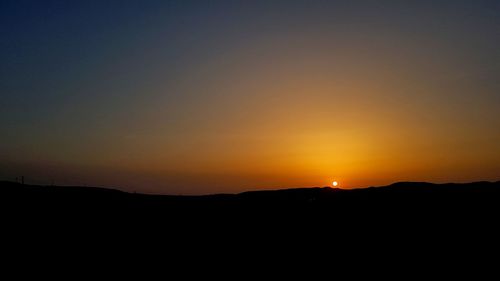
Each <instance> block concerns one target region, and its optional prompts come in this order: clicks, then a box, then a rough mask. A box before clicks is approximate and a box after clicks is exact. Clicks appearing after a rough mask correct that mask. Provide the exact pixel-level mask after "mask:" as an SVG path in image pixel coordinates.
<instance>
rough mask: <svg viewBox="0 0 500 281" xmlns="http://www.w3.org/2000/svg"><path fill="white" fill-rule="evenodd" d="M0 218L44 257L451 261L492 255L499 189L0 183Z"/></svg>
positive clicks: (486, 185)
mask: <svg viewBox="0 0 500 281" xmlns="http://www.w3.org/2000/svg"><path fill="white" fill-rule="evenodd" d="M0 208H1V210H0V211H1V214H2V227H3V229H4V234H6V235H8V236H7V237H9V238H8V239H10V240H8V239H7V240H5V241H18V243H17V244H16V245H28V246H27V247H38V246H39V245H47V246H46V247H47V249H46V250H47V251H51V250H52V246H51V245H58V246H59V247H64V246H62V245H64V244H62V243H61V241H64V240H69V241H70V242H68V243H71V245H75V244H76V245H80V244H81V243H83V244H81V245H82V246H81V247H83V248H85V247H90V248H95V247H96V245H100V246H99V247H104V248H105V247H109V244H110V243H111V244H113V245H114V247H116V248H117V249H127V250H130V249H131V247H133V246H132V245H134V247H143V246H144V245H147V247H151V248H155V247H158V245H163V247H164V248H163V249H164V251H172V249H173V248H177V249H179V250H178V251H176V253H184V252H185V251H186V249H188V248H189V249H191V250H195V251H198V252H199V251H200V249H207V248H208V249H207V250H206V251H207V253H216V252H218V251H221V249H231V252H233V251H237V252H238V249H240V250H241V249H246V251H252V250H255V249H260V250H261V251H269V250H270V249H279V250H278V252H279V253H281V255H284V253H287V252H289V251H291V252H294V251H298V250H300V249H302V250H304V249H310V248H312V249H315V250H314V251H318V252H321V249H323V248H325V247H329V248H330V251H339V249H343V252H344V253H349V252H352V251H353V249H354V248H356V249H358V250H363V249H364V250H363V251H366V249H372V250H370V251H374V253H381V252H384V251H387V249H388V247H390V248H393V249H398V248H399V247H400V245H405V247H406V250H405V251H404V252H405V253H406V254H408V253H411V252H415V251H417V252H419V251H420V252H424V253H425V251H431V250H432V251H435V250H436V249H446V251H447V252H449V253H452V252H453V251H456V249H461V250H464V249H476V248H477V247H479V246H478V245H482V246H480V248H482V249H483V248H484V249H488V248H489V247H492V245H495V243H496V242H495V241H497V240H498V239H497V237H498V235H499V232H498V230H497V222H498V214H499V213H500V182H476V183H468V184H430V183H415V182H401V183H395V184H392V185H389V186H384V187H372V188H365V189H354V190H340V189H333V188H328V187H323V188H320V187H317V188H298V189H284V190H271V191H249V192H243V193H239V194H217V195H206V196H168V195H145V194H135V193H127V192H122V191H118V190H113V189H105V188H92V187H69V186H68V187H63V186H35V185H22V184H19V183H13V182H0ZM48 241H50V243H48ZM85 245H87V246H85ZM457 245H459V248H457ZM254 247H255V248H254ZM443 247H444V248H443ZM165 253H168V252H165ZM331 253H334V252H331ZM162 254H163V253H162ZM241 254H242V252H240V255H241ZM353 255H354V253H353Z"/></svg>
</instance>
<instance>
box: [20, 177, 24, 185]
mask: <svg viewBox="0 0 500 281" xmlns="http://www.w3.org/2000/svg"><path fill="white" fill-rule="evenodd" d="M21 184H22V185H24V176H22V177H21Z"/></svg>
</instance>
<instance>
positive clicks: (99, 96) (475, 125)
mask: <svg viewBox="0 0 500 281" xmlns="http://www.w3.org/2000/svg"><path fill="white" fill-rule="evenodd" d="M499 74H500V1H497V0H495V1H482V0H469V1H460V0H453V1H422V0H420V1H355V0H350V1H333V0H332V1H311V0H307V1H292V0H290V1H272V0H271V1H269V0H266V1H257V0H255V1H208V0H207V1H185V0H184V1H166V0H165V1H147V0H136V1H130V0H128V1H123V0H121V1H106V0H99V1H93V0H82V1H48V0H45V1H42V0H36V1H23V0H13V1H10V0H2V1H1V2H0V95H1V97H0V132H1V138H0V179H7V180H13V179H15V178H16V177H18V176H21V175H24V176H25V178H26V180H27V181H28V182H31V183H40V184H50V183H55V184H60V185H62V184H68V185H94V186H108V187H118V188H121V189H124V190H127V191H138V192H148V193H166V194H204V193H214V192H240V191H245V190H249V189H265V188H280V187H299V186H325V185H329V184H330V183H331V181H333V180H337V181H339V182H340V185H341V186H342V187H345V188H352V187H364V186H372V185H384V184H389V183H392V182H395V181H403V180H404V181H407V180H411V181H433V182H463V181H475V180H499V179H500V82H499V81H500V79H499V78H500V77H499Z"/></svg>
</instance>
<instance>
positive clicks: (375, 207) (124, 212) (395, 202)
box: [0, 182, 500, 221]
mask: <svg viewBox="0 0 500 281" xmlns="http://www.w3.org/2000/svg"><path fill="white" fill-rule="evenodd" d="M0 185H1V189H0V193H1V194H2V196H1V200H2V203H1V204H2V206H4V207H6V206H8V208H9V211H10V212H11V213H12V214H23V215H28V216H41V215H47V216H49V217H50V218H54V217H58V216H68V215H78V216H84V217H87V216H88V217H93V216H97V217H104V216H109V215H112V216H113V217H115V218H117V219H118V218H122V219H128V218H131V217H135V216H139V217H143V218H144V219H148V218H149V217H155V218H160V219H162V220H167V221H168V220H177V219H186V218H187V219H189V218H191V219H200V218H207V217H210V218H212V219H229V218H234V217H238V216H243V217H242V218H249V217H252V218H266V219H267V218H269V217H272V216H278V217H281V218H282V219H283V220H287V219H294V218H300V217H301V216H305V217H307V216H311V217H318V216H320V217H322V218H325V217H328V216H329V217H330V219H331V220H332V221H339V220H342V219H345V218H352V217H358V218H365V219H366V218H374V219H395V218H398V217H402V216H406V219H408V218H411V217H420V218H424V219H425V218H427V219H432V220H436V219H437V218H438V217H439V216H443V218H444V217H447V218H448V219H457V220H467V219H470V218H471V217H470V216H476V215H478V216H480V217H475V218H474V219H478V220H480V219H484V218H487V217H490V216H491V215H493V214H495V216H496V212H498V211H500V182H475V183H468V184H431V183H424V182H400V183H395V184H392V185H389V186H383V187H371V188H364V189H352V190H342V189H335V188H330V187H316V188H295V189H282V190H266V191H249V192H243V193H239V194H215V195H204V196H169V195H146V194H137V193H127V192H122V191H118V190H114V189H105V188H95V187H76V186H37V185H23V184H20V183H14V182H1V184H0Z"/></svg>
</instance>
